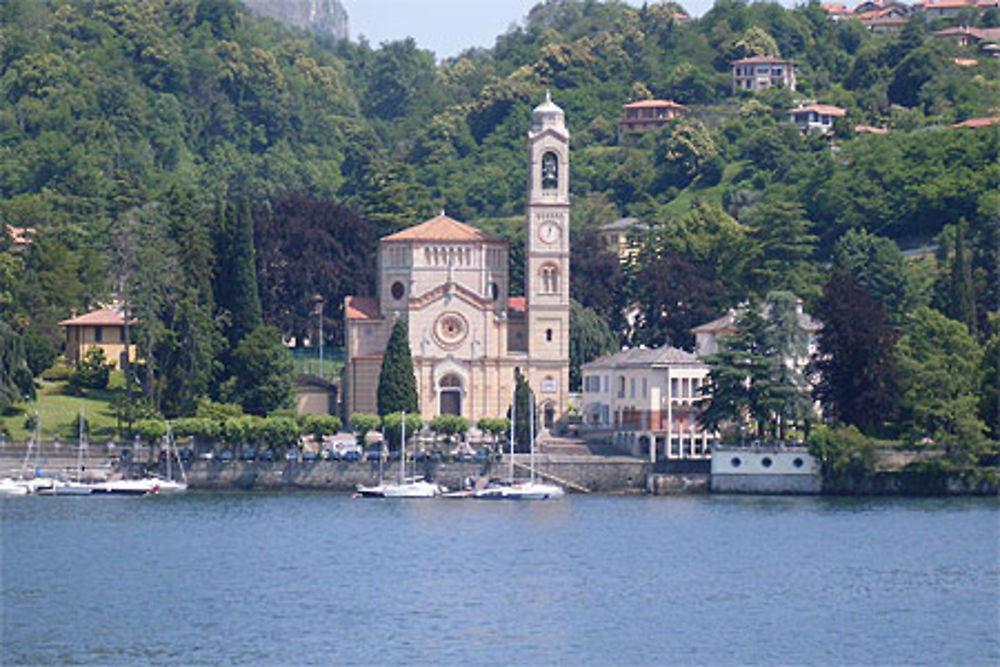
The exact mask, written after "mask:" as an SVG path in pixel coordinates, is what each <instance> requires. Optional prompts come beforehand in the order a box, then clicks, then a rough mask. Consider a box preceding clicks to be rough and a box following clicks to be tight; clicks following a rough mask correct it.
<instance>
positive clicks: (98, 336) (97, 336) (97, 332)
mask: <svg viewBox="0 0 1000 667" xmlns="http://www.w3.org/2000/svg"><path fill="white" fill-rule="evenodd" d="M103 340H104V327H94V342H95V343H100V342H101V341H103Z"/></svg>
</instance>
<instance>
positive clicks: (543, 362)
mask: <svg viewBox="0 0 1000 667" xmlns="http://www.w3.org/2000/svg"><path fill="white" fill-rule="evenodd" d="M526 208H527V215H526V220H525V225H526V228H525V252H524V255H525V267H524V276H525V278H524V282H525V284H524V296H523V297H511V296H510V272H509V269H508V254H509V247H508V243H507V242H506V241H505V240H502V239H499V238H495V237H492V236H490V235H489V234H486V233H484V232H482V231H480V230H478V229H476V228H475V227H472V226H470V225H467V224H465V223H462V222H459V221H457V220H453V219H452V218H449V217H448V216H446V215H445V214H444V213H443V212H442V213H441V215H439V216H437V217H435V218H432V219H430V220H427V221H426V222H423V223H421V224H418V225H416V226H413V227H409V228H407V229H404V230H402V231H400V232H398V233H396V234H392V235H389V236H386V237H384V238H382V239H381V241H380V243H379V250H378V274H377V275H378V278H377V284H376V291H375V294H376V296H374V297H357V296H353V297H352V296H349V297H347V299H346V300H345V308H344V314H345V319H346V322H345V350H346V364H345V367H344V376H343V383H342V387H343V401H344V412H345V414H346V415H347V416H350V415H351V414H354V413H356V412H368V413H374V412H376V411H377V408H376V394H377V390H378V376H379V371H380V369H381V365H382V355H383V354H384V352H385V347H386V343H387V342H388V340H389V335H390V333H391V332H392V327H393V324H394V323H395V321H396V319H398V318H405V319H406V321H407V324H408V328H409V336H410V352H411V353H412V355H413V366H414V372H415V374H416V380H417V393H418V396H419V402H420V412H421V416H422V417H423V418H424V419H425V420H429V419H432V418H433V417H435V416H437V415H439V414H457V415H461V416H462V417H465V418H466V419H468V420H469V421H470V422H472V423H475V422H476V421H477V420H478V419H481V418H483V417H503V416H506V415H507V410H508V408H509V406H510V402H511V397H512V393H513V390H514V377H515V370H516V371H519V372H520V373H521V374H522V375H524V376H525V378H526V379H527V381H528V383H529V385H530V386H531V388H532V389H533V390H534V392H535V399H536V402H537V404H538V406H539V422H540V424H541V425H542V426H543V427H544V428H547V429H551V428H552V427H553V426H554V425H555V424H557V423H558V422H559V421H560V420H561V419H563V418H564V416H565V415H566V411H567V409H568V407H569V313H570V302H569V269H570V267H569V251H570V247H569V241H570V238H569V132H568V130H567V129H566V123H565V115H564V113H563V111H562V109H560V108H559V107H558V106H556V105H555V104H554V103H553V102H552V101H551V99H549V98H548V96H546V100H545V102H543V103H542V104H540V105H539V106H537V107H536V108H535V109H534V111H533V112H532V119H531V129H530V131H529V132H528V186H527V207H526Z"/></svg>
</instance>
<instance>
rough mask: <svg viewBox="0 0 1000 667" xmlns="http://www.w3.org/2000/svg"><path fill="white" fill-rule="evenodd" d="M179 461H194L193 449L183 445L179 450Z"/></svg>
mask: <svg viewBox="0 0 1000 667" xmlns="http://www.w3.org/2000/svg"><path fill="white" fill-rule="evenodd" d="M181 461H183V462H184V463H191V461H194V450H193V449H191V448H190V447H185V448H184V449H182V450H181Z"/></svg>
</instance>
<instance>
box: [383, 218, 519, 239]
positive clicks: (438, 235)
mask: <svg viewBox="0 0 1000 667" xmlns="http://www.w3.org/2000/svg"><path fill="white" fill-rule="evenodd" d="M382 240H383V241H390V242H399V241H451V242H458V243H463V242H464V243H469V242H480V243H490V242H492V243H501V242H503V241H502V240H501V239H498V238H496V237H494V236H490V235H489V234H487V233H486V232H484V231H482V230H481V229H476V228H475V227H473V226H472V225H467V224H465V223H464V222H459V221H458V220H454V219H452V218H449V217H448V216H447V215H445V214H444V213H442V214H441V215H439V216H437V217H434V218H431V219H430V220H427V221H426V222H422V223H420V224H419V225H414V226H413V227H407V228H406V229H404V230H402V231H399V232H396V233H395V234H390V235H389V236H386V237H383V239H382Z"/></svg>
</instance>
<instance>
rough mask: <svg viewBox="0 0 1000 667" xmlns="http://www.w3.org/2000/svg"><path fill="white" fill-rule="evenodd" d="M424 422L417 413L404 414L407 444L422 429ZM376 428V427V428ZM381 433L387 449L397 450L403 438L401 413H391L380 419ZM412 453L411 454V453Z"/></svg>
mask: <svg viewBox="0 0 1000 667" xmlns="http://www.w3.org/2000/svg"><path fill="white" fill-rule="evenodd" d="M423 426H424V421H423V419H422V418H421V417H420V414H419V413H416V412H414V413H410V412H408V413H406V440H407V442H409V441H410V440H412V439H413V436H415V435H416V434H417V432H418V431H419V430H420V429H421V428H423ZM376 428H377V427H376ZM382 431H383V433H384V435H385V439H386V442H387V445H388V447H389V449H394V450H397V451H398V450H399V442H400V440H401V439H402V437H403V413H402V412H393V413H390V414H387V415H386V416H385V417H383V418H382ZM411 453H412V452H411Z"/></svg>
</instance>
